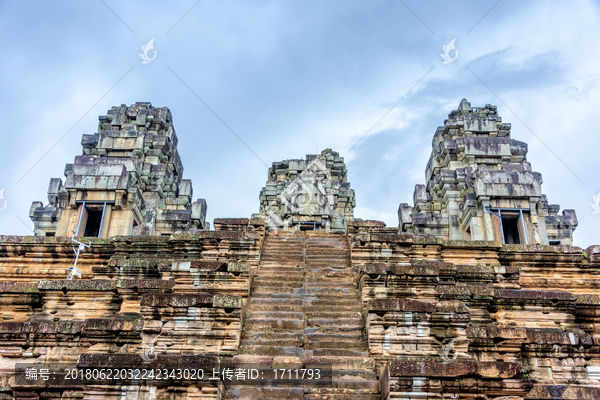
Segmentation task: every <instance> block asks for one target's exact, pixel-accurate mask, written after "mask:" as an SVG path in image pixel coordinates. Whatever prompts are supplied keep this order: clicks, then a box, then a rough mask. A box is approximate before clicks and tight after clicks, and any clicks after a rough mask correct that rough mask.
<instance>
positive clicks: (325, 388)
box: [304, 375, 379, 399]
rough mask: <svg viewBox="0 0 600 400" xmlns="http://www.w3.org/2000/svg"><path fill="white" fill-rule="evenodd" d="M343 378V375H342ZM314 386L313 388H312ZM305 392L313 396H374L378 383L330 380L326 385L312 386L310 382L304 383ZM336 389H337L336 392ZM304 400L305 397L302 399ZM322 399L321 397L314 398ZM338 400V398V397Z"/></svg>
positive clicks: (359, 380)
mask: <svg viewBox="0 0 600 400" xmlns="http://www.w3.org/2000/svg"><path fill="white" fill-rule="evenodd" d="M342 376H343V375H342ZM313 386H314V388H313ZM304 388H305V392H309V393H313V394H317V393H319V394H324V393H328V394H333V393H336V392H337V394H340V395H341V394H345V393H348V391H351V392H353V394H354V395H355V396H356V395H358V394H359V393H360V394H376V393H379V381H378V380H371V381H369V380H365V379H356V380H352V379H332V380H331V381H330V382H327V383H322V382H320V383H317V384H312V382H310V381H309V382H305V383H304ZM336 389H339V390H337V391H336ZM304 398H305V399H306V396H305V397H304ZM316 398H317V399H322V398H323V397H316ZM338 398H339V397H338ZM354 398H355V399H362V397H354Z"/></svg>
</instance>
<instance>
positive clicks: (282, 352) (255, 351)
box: [239, 345, 304, 357]
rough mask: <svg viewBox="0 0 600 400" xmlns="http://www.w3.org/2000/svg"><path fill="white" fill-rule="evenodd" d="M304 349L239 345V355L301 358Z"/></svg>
mask: <svg viewBox="0 0 600 400" xmlns="http://www.w3.org/2000/svg"><path fill="white" fill-rule="evenodd" d="M303 352H304V349H303V348H302V347H285V346H262V345H253V346H249V345H241V346H240V347H239V354H251V355H261V356H273V357H279V356H294V357H302V353H303Z"/></svg>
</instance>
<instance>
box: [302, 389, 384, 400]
mask: <svg viewBox="0 0 600 400" xmlns="http://www.w3.org/2000/svg"><path fill="white" fill-rule="evenodd" d="M342 390H343V393H335V392H334V393H329V392H327V393H325V392H323V391H320V392H318V393H308V394H306V395H305V396H304V400H380V399H381V397H380V395H379V394H374V393H369V394H367V393H348V392H347V390H345V389H342ZM377 393H379V392H377Z"/></svg>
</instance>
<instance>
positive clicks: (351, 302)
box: [305, 296, 362, 307]
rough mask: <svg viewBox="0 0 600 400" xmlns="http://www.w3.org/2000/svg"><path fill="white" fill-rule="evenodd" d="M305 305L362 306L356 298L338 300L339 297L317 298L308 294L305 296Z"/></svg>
mask: <svg viewBox="0 0 600 400" xmlns="http://www.w3.org/2000/svg"><path fill="white" fill-rule="evenodd" d="M305 301H306V305H307V306H332V305H338V304H339V305H344V306H354V307H362V304H361V301H360V300H359V299H358V298H348V299H343V301H342V300H340V299H339V298H319V297H315V296H308V298H306V300H305Z"/></svg>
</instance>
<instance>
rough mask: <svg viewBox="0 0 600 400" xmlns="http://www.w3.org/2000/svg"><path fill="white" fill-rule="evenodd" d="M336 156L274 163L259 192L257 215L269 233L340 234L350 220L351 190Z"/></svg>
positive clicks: (310, 156) (353, 202) (325, 152)
mask: <svg viewBox="0 0 600 400" xmlns="http://www.w3.org/2000/svg"><path fill="white" fill-rule="evenodd" d="M347 174H348V171H347V170H346V165H345V164H344V158H343V157H340V156H339V153H337V152H335V151H333V150H331V149H326V150H323V151H322V152H321V154H318V155H313V154H307V155H306V159H305V160H284V161H281V162H274V163H273V166H272V167H271V168H269V176H268V180H267V184H266V186H265V187H263V188H262V190H261V192H260V215H261V216H262V217H263V218H265V220H266V222H267V227H268V229H269V230H279V229H283V230H290V229H292V230H295V229H298V230H324V231H328V232H340V233H344V232H345V230H346V222H347V221H350V220H353V219H354V207H355V206H356V200H355V199H354V190H353V189H350V183H349V182H347Z"/></svg>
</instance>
